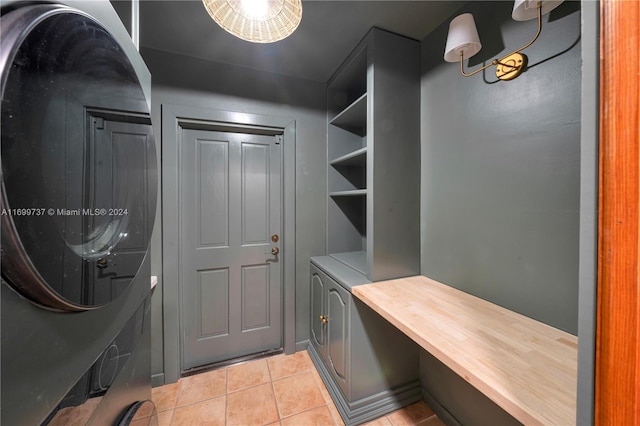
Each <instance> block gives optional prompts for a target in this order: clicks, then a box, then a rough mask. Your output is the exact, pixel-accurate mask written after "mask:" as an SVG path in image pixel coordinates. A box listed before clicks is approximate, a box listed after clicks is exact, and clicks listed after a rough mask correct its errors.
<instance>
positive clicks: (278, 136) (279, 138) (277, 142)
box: [276, 135, 283, 145]
mask: <svg viewBox="0 0 640 426" xmlns="http://www.w3.org/2000/svg"><path fill="white" fill-rule="evenodd" d="M282 141H283V137H282V135H276V145H280V144H281V143H282Z"/></svg>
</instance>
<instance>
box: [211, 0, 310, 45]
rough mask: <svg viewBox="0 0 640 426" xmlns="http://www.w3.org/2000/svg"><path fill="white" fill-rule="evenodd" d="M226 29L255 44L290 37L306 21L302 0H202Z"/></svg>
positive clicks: (215, 19) (212, 15)
mask: <svg viewBox="0 0 640 426" xmlns="http://www.w3.org/2000/svg"><path fill="white" fill-rule="evenodd" d="M202 3H203V4H204V7H205V9H206V10H207V12H208V13H209V15H210V16H211V18H213V20H214V21H216V23H217V24H218V25H220V26H221V27H222V28H223V29H224V30H226V31H227V32H229V33H231V34H233V35H234V36H236V37H239V38H241V39H243V40H246V41H250V42H253V43H272V42H274V41H278V40H282V39H283V38H285V37H288V36H289V35H291V33H293V32H294V31H295V29H296V28H298V25H300V21H301V20H302V1H301V0H202Z"/></svg>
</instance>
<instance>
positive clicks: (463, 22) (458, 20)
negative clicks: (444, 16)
mask: <svg viewBox="0 0 640 426" xmlns="http://www.w3.org/2000/svg"><path fill="white" fill-rule="evenodd" d="M481 48H482V44H480V37H479V36H478V30H477V29H476V23H475V21H474V19H473V15H472V14H470V13H464V14H462V15H460V16H457V17H455V18H454V19H453V20H452V21H451V23H450V24H449V35H448V36H447V46H446V47H445V50H444V60H445V61H447V62H458V61H459V60H460V53H463V55H464V58H465V59H468V58H470V57H472V56H473V55H475V54H476V53H478V52H479V51H480V49H481Z"/></svg>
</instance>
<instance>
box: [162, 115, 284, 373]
mask: <svg viewBox="0 0 640 426" xmlns="http://www.w3.org/2000/svg"><path fill="white" fill-rule="evenodd" d="M183 128H189V129H205V130H216V131H234V132H240V133H242V132H249V133H258V134H265V135H277V134H281V135H282V136H283V142H282V145H283V147H282V150H283V162H282V182H283V187H282V188H283V191H282V235H281V241H282V242H281V247H282V250H283V254H282V256H281V261H282V287H281V288H282V295H283V296H282V297H283V298H282V314H283V316H282V337H283V349H284V352H285V353H287V354H291V353H294V352H295V350H296V343H295V301H296V295H295V293H296V287H295V259H296V256H295V241H296V239H295V142H296V137H295V135H296V122H295V120H294V119H292V118H288V117H274V116H268V115H259V114H250V113H244V112H235V111H224V110H217V109H205V108H194V107H189V106H185V105H173V104H162V274H163V285H162V299H163V316H162V326H163V349H164V380H165V383H174V382H176V381H177V380H178V379H179V378H180V369H181V365H182V360H181V350H180V349H181V348H180V345H181V344H182V339H181V336H180V321H181V312H180V309H181V308H180V286H179V273H180V269H179V264H178V260H179V251H180V243H179V241H180V238H179V237H180V236H179V217H178V215H179V213H178V212H179V208H178V205H179V199H180V198H179V195H180V194H179V172H178V166H179V149H180V141H179V138H180V134H181V129H183ZM176 343H177V344H176Z"/></svg>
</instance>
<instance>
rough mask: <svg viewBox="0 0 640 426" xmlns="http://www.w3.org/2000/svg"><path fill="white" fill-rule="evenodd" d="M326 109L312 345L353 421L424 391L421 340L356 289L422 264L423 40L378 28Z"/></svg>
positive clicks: (339, 76)
mask: <svg viewBox="0 0 640 426" xmlns="http://www.w3.org/2000/svg"><path fill="white" fill-rule="evenodd" d="M327 109H328V112H327V138H328V140H327V160H328V171H327V179H328V182H327V188H328V194H327V251H328V255H327V256H320V257H315V258H312V259H311V278H310V279H311V281H310V285H311V344H310V346H309V352H310V354H311V357H312V359H313V361H314V363H315V364H316V366H317V367H318V370H319V372H320V375H321V376H322V378H323V380H324V382H325V384H326V385H327V389H328V390H329V393H330V394H331V396H332V398H333V400H334V402H335V403H336V407H337V408H338V410H339V411H340V414H341V416H342V417H343V420H344V421H345V423H346V424H348V425H350V424H358V423H362V422H365V421H368V420H371V419H373V418H376V417H378V416H381V415H383V414H385V413H388V412H390V411H393V410H395V409H397V408H399V407H401V406H404V405H407V404H410V403H412V402H415V401H417V400H419V399H421V392H420V385H419V382H418V380H417V379H418V358H417V357H418V349H417V346H416V345H415V343H413V342H412V341H411V340H410V339H408V338H407V337H406V336H405V335H404V334H402V333H401V332H399V331H398V330H397V329H396V328H395V327H393V326H391V325H390V324H389V323H388V322H387V321H386V320H384V319H382V318H381V317H380V316H378V314H376V313H375V312H373V311H372V310H370V309H369V308H368V307H367V306H365V305H364V304H362V303H360V302H359V301H358V300H357V299H355V298H354V297H352V295H351V288H352V287H353V286H355V285H362V284H367V283H370V282H373V281H381V280H386V279H393V278H399V277H404V276H409V275H416V274H419V273H420V222H419V221H420V217H419V215H420V43H419V42H418V41H415V40H411V39H408V38H405V37H401V36H398V35H395V34H392V33H389V32H387V31H384V30H380V29H377V28H373V29H372V30H371V31H370V32H369V33H368V34H367V35H366V37H365V38H364V39H363V40H362V41H361V42H360V43H359V44H358V46H356V48H355V49H354V50H353V52H352V53H351V54H350V55H349V56H348V57H347V59H346V60H345V62H344V63H343V64H342V66H341V67H340V68H339V69H338V70H337V71H336V73H335V74H334V76H333V77H332V78H331V79H330V80H329V82H328V87H327Z"/></svg>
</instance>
